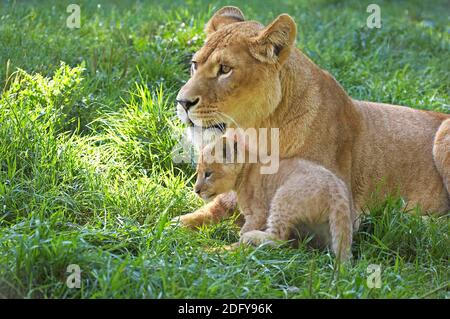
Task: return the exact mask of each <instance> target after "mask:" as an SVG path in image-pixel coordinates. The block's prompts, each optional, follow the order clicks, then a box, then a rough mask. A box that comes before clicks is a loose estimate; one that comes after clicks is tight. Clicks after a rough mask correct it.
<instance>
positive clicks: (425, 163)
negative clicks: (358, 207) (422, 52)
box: [354, 100, 450, 212]
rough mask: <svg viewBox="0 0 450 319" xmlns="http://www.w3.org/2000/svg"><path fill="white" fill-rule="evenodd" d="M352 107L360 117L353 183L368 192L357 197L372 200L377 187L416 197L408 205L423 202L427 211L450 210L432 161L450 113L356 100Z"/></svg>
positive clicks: (445, 192)
mask: <svg viewBox="0 0 450 319" xmlns="http://www.w3.org/2000/svg"><path fill="white" fill-rule="evenodd" d="M354 104H355V107H356V108H357V109H358V111H359V113H360V114H361V134H360V136H358V138H357V142H356V143H355V150H354V155H355V158H354V162H355V163H356V167H355V170H356V174H355V178H354V182H355V183H357V184H358V183H361V184H365V185H356V186H357V188H358V186H360V187H361V189H365V190H366V192H365V193H364V194H357V195H358V196H362V197H365V198H368V197H370V196H371V194H369V191H370V192H373V191H374V190H376V189H377V188H378V189H380V190H381V193H384V192H389V193H391V194H394V193H398V194H399V195H402V196H404V197H406V199H414V202H410V205H415V204H417V203H420V204H421V206H422V207H423V208H424V210H425V211H440V212H442V211H448V209H449V200H448V193H447V191H446V189H445V186H444V183H443V181H442V177H441V176H440V175H439V172H438V171H437V169H436V167H435V165H430V163H433V161H434V160H433V140H434V136H435V134H436V131H437V130H438V128H439V126H440V125H441V123H442V122H443V120H445V119H446V118H450V115H446V114H440V113H435V112H426V111H421V110H416V109H412V108H409V107H404V106H397V105H389V104H383V103H374V102H365V101H356V100H354ZM361 176H364V177H365V178H361ZM369 177H370V178H369ZM418 185H420V187H417V186H418ZM367 186H368V187H367ZM436 198H437V199H438V200H436ZM433 199H434V200H433Z"/></svg>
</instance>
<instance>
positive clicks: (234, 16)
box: [205, 6, 245, 36]
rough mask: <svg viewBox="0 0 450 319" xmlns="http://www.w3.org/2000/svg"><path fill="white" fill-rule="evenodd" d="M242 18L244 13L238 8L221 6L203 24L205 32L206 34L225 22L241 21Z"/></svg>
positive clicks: (217, 28) (214, 30)
mask: <svg viewBox="0 0 450 319" xmlns="http://www.w3.org/2000/svg"><path fill="white" fill-rule="evenodd" d="M244 20H245V18H244V14H243V13H242V11H241V10H240V9H239V8H237V7H231V6H229V7H223V8H222V9H220V10H219V11H217V12H216V13H215V14H214V15H213V16H212V18H211V19H210V20H209V21H208V23H207V24H206V25H205V33H206V35H207V36H208V35H210V34H211V33H214V32H216V31H217V30H219V29H220V28H221V27H223V26H225V25H227V24H231V23H236V22H242V21H244Z"/></svg>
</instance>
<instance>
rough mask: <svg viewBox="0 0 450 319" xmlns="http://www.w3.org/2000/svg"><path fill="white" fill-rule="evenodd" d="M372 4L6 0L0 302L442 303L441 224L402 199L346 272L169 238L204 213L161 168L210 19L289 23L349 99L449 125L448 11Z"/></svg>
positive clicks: (328, 259) (362, 238) (371, 227)
mask: <svg viewBox="0 0 450 319" xmlns="http://www.w3.org/2000/svg"><path fill="white" fill-rule="evenodd" d="M73 2H76V3H79V4H80V7H81V28H80V29H73V30H71V29H69V28H67V27H66V19H67V17H68V16H69V13H67V12H66V6H67V5H68V4H69V3H73ZM369 3H371V2H367V3H365V2H364V1H356V0H355V1H314V2H312V1H306V0H305V1H301V0H284V1H281V0H280V1H273V2H272V1H270V2H269V1H243V0H242V1H228V2H225V1H219V2H214V3H212V2H211V3H208V2H206V1H204V2H201V1H186V2H182V1H145V2H144V1H140V2H134V1H80V0H78V1H70V2H67V3H66V1H53V2H51V1H2V0H0V92H1V97H0V298H7V297H19V298H235V297H238V298H272V297H273V298H411V297H413V298H415V297H419V298H422V297H424V298H450V288H449V280H450V267H449V256H450V239H449V225H450V223H449V219H448V216H447V217H443V218H429V219H427V220H423V219H421V218H419V217H416V216H415V215H414V214H405V213H404V212H403V209H402V202H401V200H396V199H389V200H387V201H386V203H380V205H379V206H378V207H374V208H373V210H372V211H370V212H368V215H367V217H366V218H365V219H364V221H363V225H362V229H361V231H360V232H359V234H358V235H357V237H356V239H355V244H354V249H353V254H354V256H355V258H354V260H353V261H352V263H351V265H347V266H345V267H337V266H336V265H335V264H334V258H333V256H332V255H331V254H330V253H329V252H327V251H320V250H313V249H310V248H307V247H301V248H300V249H292V248H280V249H268V248H264V247H262V248H255V249H253V248H247V249H239V250H236V251H231V252H220V253H219V252H214V251H212V250H211V249H210V248H211V247H220V246H222V245H225V244H230V243H233V242H235V241H236V240H237V239H238V229H237V228H236V226H234V224H233V222H232V221H231V220H230V221H224V222H222V223H220V224H219V225H215V226H210V227H204V228H202V229H200V230H199V231H198V232H192V231H188V230H184V229H180V228H174V227H168V225H169V221H170V219H171V218H172V217H174V216H177V215H180V214H183V213H186V212H190V211H193V210H194V209H196V208H198V207H200V206H201V205H202V203H201V201H200V200H198V199H197V198H196V196H195V195H194V194H193V192H192V182H193V180H192V178H193V173H194V169H193V167H192V166H190V165H188V164H174V163H173V161H172V158H171V151H172V148H173V147H174V146H175V145H176V138H174V137H173V132H174V131H176V130H177V129H178V128H181V127H182V125H181V123H180V122H179V121H178V120H177V119H176V117H175V107H174V96H175V94H176V92H177V90H178V89H179V87H180V86H181V85H182V83H183V82H184V81H185V80H186V79H187V78H188V68H189V65H188V61H189V59H190V55H191V54H192V53H193V52H195V50H196V49H198V48H199V47H200V46H201V44H202V42H203V38H204V36H203V33H202V28H203V25H204V24H205V22H206V21H207V19H208V18H209V17H210V16H211V14H212V13H213V12H214V11H215V10H217V9H218V8H220V7H221V6H222V5H225V4H234V5H238V6H239V7H240V8H241V9H242V10H243V11H244V13H245V14H246V16H247V17H248V18H251V19H255V20H259V21H261V22H263V23H269V22H270V21H271V20H272V19H273V18H275V17H276V16H277V15H278V14H280V13H284V12H287V13H289V14H290V15H292V16H293V17H294V19H295V20H296V22H297V24H298V37H297V45H298V47H299V48H301V49H302V50H303V51H304V52H305V53H306V54H307V55H309V56H310V57H311V58H312V59H313V60H314V61H315V62H316V63H317V64H318V65H320V66H321V67H322V68H325V69H327V70H329V71H330V72H331V73H332V74H333V75H334V76H335V77H336V78H337V80H338V81H340V83H341V84H342V85H343V86H344V87H345V89H346V90H347V91H348V92H349V94H350V95H351V96H353V97H355V98H359V99H367V100H373V101H381V102H388V103H395V104H403V105H409V106H411V107H414V108H420V109H429V110H437V111H441V112H446V113H450V108H449V94H450V75H449V74H450V73H449V70H450V58H449V50H450V24H449V20H448V14H447V13H448V10H449V6H448V2H447V1H445V0H444V1H432V2H431V1H430V2H428V1H395V2H394V1H377V2H376V3H378V4H379V5H380V7H381V17H382V28H381V29H368V28H367V27H366V18H367V16H368V15H369V13H367V12H366V7H367V5H368V4H369ZM19 69H20V70H19ZM399 156H401V155H399ZM411 174H414V172H411ZM70 264H76V265H79V267H80V269H81V288H69V287H68V286H67V285H66V279H67V278H68V276H69V275H70V273H68V272H67V267H68V265H70ZM371 264H377V265H380V266H381V270H382V272H381V281H382V282H381V288H372V289H371V288H369V287H368V285H367V278H368V276H369V273H368V272H367V268H368V266H369V265H371Z"/></svg>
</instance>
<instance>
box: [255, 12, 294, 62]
mask: <svg viewBox="0 0 450 319" xmlns="http://www.w3.org/2000/svg"><path fill="white" fill-rule="evenodd" d="M296 36H297V26H296V24H295V22H294V20H293V19H292V18H291V17H290V16H289V15H287V14H282V15H280V16H278V18H276V19H275V20H274V21H273V22H272V23H271V24H270V25H269V26H267V27H266V28H264V29H263V30H262V31H261V32H260V34H259V35H258V36H256V37H255V38H254V39H253V41H252V43H251V45H250V51H251V53H252V54H253V56H254V57H255V58H257V59H258V60H261V61H263V62H269V63H276V62H279V63H283V62H284V61H285V60H286V58H287V57H288V56H289V53H290V51H291V48H292V46H293V45H294V43H295V37H296Z"/></svg>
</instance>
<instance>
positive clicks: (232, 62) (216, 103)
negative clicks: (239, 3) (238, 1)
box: [177, 7, 296, 128]
mask: <svg viewBox="0 0 450 319" xmlns="http://www.w3.org/2000/svg"><path fill="white" fill-rule="evenodd" d="M205 32H206V42H205V44H204V45H203V47H202V48H201V49H200V50H199V51H198V52H197V53H195V55H194V56H193V58H192V66H191V78H190V79H189V81H188V82H187V83H186V84H185V85H184V86H183V87H182V88H181V90H180V92H179V94H178V96H177V113H178V116H179V118H180V119H181V120H182V121H183V122H185V123H186V124H188V125H189V126H199V127H203V128H211V127H218V126H220V127H222V128H223V126H224V125H223V124H225V125H226V126H230V127H237V126H239V127H243V128H248V127H257V125H258V122H260V121H261V120H263V119H265V118H266V117H267V116H268V115H270V114H271V113H272V112H273V111H274V109H275V108H276V107H277V105H278V104H279V103H280V101H281V98H282V92H281V80H280V70H281V66H282V65H283V63H284V62H285V61H286V60H287V59H288V57H289V55H290V52H291V49H292V47H293V46H294V42H295V37H296V25H295V22H294V21H293V20H292V18H291V17H290V16H288V15H286V14H282V15H280V16H279V17H278V18H276V19H275V20H274V21H273V22H272V23H271V24H270V25H268V26H267V27H264V26H263V25H261V24H260V23H258V22H255V21H246V20H245V18H244V15H243V13H242V12H241V10H239V9H238V8H236V7H224V8H222V9H220V10H219V11H217V12H216V13H215V14H214V16H213V17H212V18H211V19H210V20H209V22H208V23H207V24H206V26H205Z"/></svg>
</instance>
